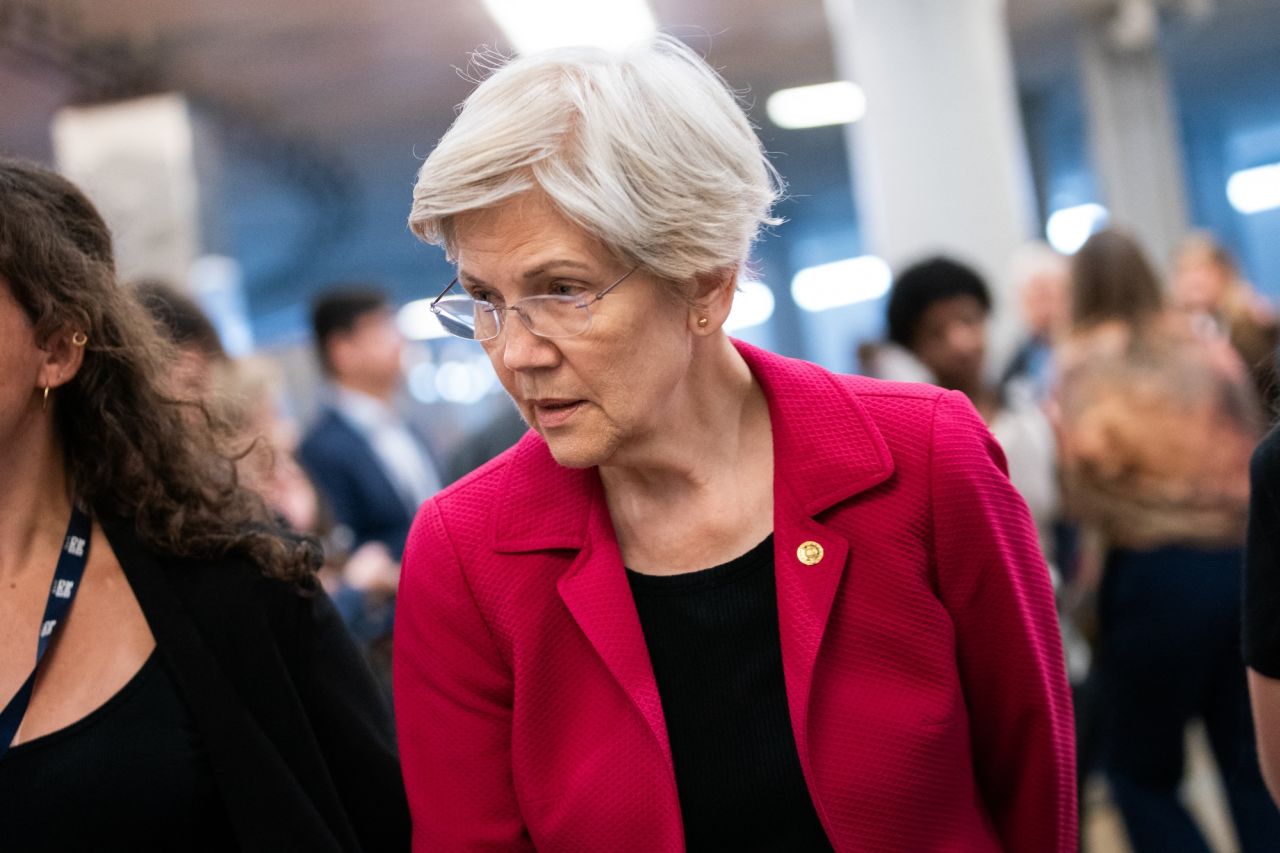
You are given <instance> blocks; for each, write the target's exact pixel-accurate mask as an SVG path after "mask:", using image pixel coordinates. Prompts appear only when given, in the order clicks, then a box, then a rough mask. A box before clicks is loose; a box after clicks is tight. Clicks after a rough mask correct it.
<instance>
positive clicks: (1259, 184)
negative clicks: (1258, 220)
mask: <svg viewBox="0 0 1280 853" xmlns="http://www.w3.org/2000/svg"><path fill="white" fill-rule="evenodd" d="M1227 199H1228V200H1229V201H1230V202H1231V206H1232V207H1234V208H1235V209H1236V210H1237V211H1239V212H1240V213H1261V212H1262V211H1264V210H1275V209H1276V208H1277V207H1280V163H1272V164H1271V165H1269V166H1257V167H1256V168H1253V169H1243V170H1241V171H1239V172H1236V173H1235V174H1234V175H1232V176H1231V177H1230V178H1228V179H1227Z"/></svg>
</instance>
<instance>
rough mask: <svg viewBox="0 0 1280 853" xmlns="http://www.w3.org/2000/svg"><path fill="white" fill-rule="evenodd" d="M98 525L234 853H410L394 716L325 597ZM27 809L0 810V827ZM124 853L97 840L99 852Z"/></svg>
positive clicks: (124, 526) (243, 563)
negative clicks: (194, 738)
mask: <svg viewBox="0 0 1280 853" xmlns="http://www.w3.org/2000/svg"><path fill="white" fill-rule="evenodd" d="M98 519H99V521H100V522H101V523H102V527H103V530H104V532H105V533H106V538H107V540H108V541H109V542H110V543H111V548H112V550H113V551H114V552H115V554H116V557H117V558H118V559H119V561H120V566H121V568H122V569H123V570H124V574H125V577H126V578H127V579H128V581H129V585H130V587H132V589H133V593H134V596H135V597H136V598H137V600H138V605H139V607H141V609H142V613H143V616H145V617H146V620H147V624H148V625H149V626H150V628H151V633H152V635H153V636H154V637H155V640H156V655H157V657H158V658H159V660H160V661H161V662H162V663H163V664H164V670H165V671H166V672H167V673H168V674H169V675H170V676H171V677H172V679H173V683H174V686H175V687H176V689H177V692H178V695H179V696H180V697H181V699H182V702H183V704H184V705H185V707H186V709H187V710H188V711H189V712H190V714H191V723H192V726H193V728H194V730H195V731H196V732H198V734H199V737H200V740H201V741H202V743H203V744H204V752H205V755H206V756H207V759H208V762H209V768H210V772H211V773H212V776H213V780H214V784H215V785H216V787H217V790H218V794H219V797H220V798H221V802H222V805H223V808H224V809H225V812H226V816H227V820H228V822H229V823H230V825H231V827H232V831H233V833H234V837H235V847H236V849H239V850H242V851H264V853H265V851H271V853H277V851H282V850H307V851H381V850H407V849H409V807H408V803H407V801H406V799H405V794H404V783H403V781H402V779H401V777H400V767H399V763H398V761H397V759H396V752H395V732H394V728H393V726H392V722H391V715H390V711H389V709H388V708H387V706H386V703H385V701H384V700H383V698H382V696H381V695H380V693H379V691H378V688H377V686H376V685H375V684H374V681H373V677H372V675H371V674H370V672H369V669H368V666H367V665H366V664H365V662H364V660H363V659H362V657H361V655H360V652H359V651H358V650H357V649H356V647H355V645H354V644H353V643H352V642H351V638H350V636H349V635H348V634H347V631H346V629H345V628H344V627H343V625H342V621H341V619H339V617H338V614H337V613H336V612H335V611H334V609H333V605H332V604H331V603H330V602H329V599H328V597H327V596H325V594H324V592H323V591H322V590H320V589H319V587H318V586H316V585H314V584H306V585H300V584H294V583H286V582H283V581H279V580H275V579H271V578H268V577H265V576H264V575H263V573H262V572H261V571H260V570H259V568H258V567H257V566H256V565H254V564H253V563H251V562H249V561H248V560H246V559H244V558H242V557H238V556H234V555H228V556H226V557H223V558H220V559H196V558H174V557H165V556H161V555H157V554H155V553H153V552H151V551H149V550H148V549H146V548H144V547H143V546H142V545H141V543H140V542H139V541H138V539H137V537H136V536H135V535H134V533H133V530H132V525H130V524H129V523H128V522H127V521H122V520H119V519H112V518H111V517H109V516H107V515H105V514H104V513H102V512H101V511H100V512H98ZM70 618H75V615H74V613H73V614H72V616H71V617H70ZM34 743H35V742H34V741H33V745H34ZM34 800H35V798H34V797H33V796H31V795H30V794H28V795H25V796H24V795H21V794H20V795H19V796H18V799H17V800H16V801H9V800H5V801H4V802H3V803H0V814H2V815H4V816H6V817H7V815H8V814H9V812H10V811H11V810H14V809H25V808H32V807H35V804H34ZM63 819H66V820H69V819H73V817H72V816H71V815H66V816H64V818H63ZM3 822H4V821H3V819H0V832H2V830H3V826H2V825H3ZM127 842H128V839H113V838H107V837H105V836H103V837H100V839H99V844H98V845H97V849H114V848H118V847H121V846H127ZM170 846H171V847H176V846H177V845H170ZM0 849H4V850H6V851H7V850H8V849H10V848H9V845H7V844H6V843H5V839H4V837H3V835H0Z"/></svg>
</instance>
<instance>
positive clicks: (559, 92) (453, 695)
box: [395, 36, 1076, 853]
mask: <svg viewBox="0 0 1280 853" xmlns="http://www.w3.org/2000/svg"><path fill="white" fill-rule="evenodd" d="M778 191H779V182H778V179H777V178H776V174H775V173H774V172H773V170H772V168H771V167H770V165H769V163H768V161H767V159H766V158H765V156H764V153H763V151H762V149H761V146H760V142H759V140H758V139H757V138H756V136H755V134H754V133H753V132H752V129H751V126H750V124H749V123H748V121H747V118H746V116H745V115H744V114H743V112H742V108H741V106H740V105H739V104H738V102H737V101H736V100H735V98H734V96H733V94H732V93H731V92H730V91H729V90H728V89H727V87H726V85H725V83H724V81H723V80H722V79H721V78H720V77H719V76H718V75H717V74H716V73H715V72H714V71H713V70H712V69H711V68H709V67H708V66H707V65H706V64H705V63H704V62H703V61H702V60H701V59H700V58H699V57H698V56H697V55H696V54H694V53H693V52H692V51H691V50H689V48H688V47H686V46H684V45H683V44H681V43H680V42H678V41H676V40H675V39H672V38H669V37H665V36H659V37H657V38H656V39H655V40H654V41H652V42H650V43H648V44H646V45H644V46H637V47H636V48H633V49H632V50H630V51H628V52H626V53H624V54H614V53H608V52H605V51H601V50H595V49H586V48H578V49H564V50H557V51H546V52H543V53H539V54H535V55H530V56H526V57H522V58H520V59H517V60H514V61H512V62H510V63H509V64H506V65H504V66H503V67H501V68H500V70H496V71H494V72H493V73H492V75H491V76H489V77H488V79H486V80H485V81H484V82H483V83H481V84H480V85H479V86H478V87H477V88H476V90H475V91H474V92H473V93H472V94H471V95H470V97H469V98H468V99H467V101H466V103H465V105H464V107H463V109H462V111H461V113H460V114H459V116H458V118H457V119H456V120H455V122H454V123H453V125H452V126H451V128H450V129H449V131H448V132H447V133H446V134H445V136H444V138H443V139H442V140H441V141H440V143H439V145H438V146H437V147H436V148H435V150H434V152H433V153H432V154H431V155H430V157H428V159H427V160H426V162H425V163H424V164H423V166H422V168H421V170H420V172H419V175H418V181H417V184H416V186H415V190H414V199H413V208H412V212H411V213H410V219H409V221H410V226H411V228H412V229H413V230H414V232H415V233H416V234H418V235H419V236H421V237H423V238H424V239H426V240H428V241H431V242H435V243H441V244H443V245H444V246H445V248H446V250H447V252H448V253H449V256H450V257H451V258H452V259H453V260H454V261H455V262H456V264H457V272H458V277H457V278H456V279H455V282H456V285H460V289H457V288H456V285H455V282H450V283H446V282H441V284H442V285H443V287H442V289H441V291H440V292H439V294H438V296H437V298H436V300H435V302H434V307H435V310H436V311H437V312H439V313H438V316H439V317H440V319H441V322H442V323H443V325H444V326H445V328H446V329H447V330H449V331H450V332H451V333H453V334H455V335H458V336H459V337H462V338H466V339H470V340H474V341H477V342H478V343H480V344H481V345H482V346H483V347H484V350H485V351H486V353H487V354H488V356H489V358H490V360H491V361H492V363H493V366H494V369H495V371H496V372H497V375H498V376H499V378H500V379H501V381H502V383H503V386H504V387H505V389H506V390H507V392H508V393H509V394H511V396H512V398H513V399H514V400H515V401H516V404H517V405H518V406H519V407H520V411H521V413H522V414H523V415H524V417H525V419H526V420H527V421H528V422H529V423H531V424H532V425H533V427H534V431H533V432H531V433H529V434H527V435H526V436H525V437H524V438H523V439H521V441H520V442H519V443H518V444H517V445H516V446H515V447H514V448H513V449H511V450H509V451H508V452H506V453H504V454H502V455H501V456H499V457H498V458H497V459H496V460H494V461H493V462H491V463H489V464H487V465H485V466H483V467H481V468H480V469H479V470H478V471H476V472H474V473H473V474H471V475H469V476H467V477H464V478H463V479H462V480H461V481H459V482H458V483H456V484H454V485H452V486H450V487H448V488H446V489H445V490H444V491H442V492H441V493H440V494H439V495H437V496H436V497H434V498H433V499H431V500H430V501H428V502H427V504H426V505H425V506H424V507H423V509H422V510H421V511H420V512H419V514H418V517H417V520H416V522H415V525H414V529H413V532H412V533H411V535H410V538H409V544H408V546H407V548H406V551H405V561H404V574H403V576H402V580H401V593H400V613H399V616H398V621H397V624H396V655H395V674H396V681H395V687H396V693H395V696H396V711H397V720H398V726H399V730H400V743H401V749H402V752H403V755H404V769H405V778H406V784H407V786H408V789H409V791H410V802H411V808H412V810H413V813H414V846H415V848H416V849H417V850H419V851H428V850H460V849H479V848H481V847H485V848H487V849H501V850H531V849H541V850H610V851H619V853H624V851H656V850H681V849H686V850H689V851H695V852H696V851H706V850H748V849H767V850H788V851H810V850H831V849H836V850H887V849H904V850H941V849H957V850H959V849H964V850H969V851H996V850H1035V851H1057V853H1067V851H1073V850H1075V830H1076V827H1075V796H1074V791H1075V787H1074V778H1073V758H1072V747H1071V731H1070V729H1071V722H1070V707H1069V700H1068V697H1067V685H1066V679H1065V678H1064V677H1063V672H1062V650H1061V646H1060V643H1059V638H1058V633H1057V627H1056V623H1055V619H1054V612H1053V600H1052V593H1051V591H1050V587H1049V578H1048V572H1047V570H1046V568H1045V565H1044V561H1043V559H1042V557H1041V555H1040V552H1039V550H1038V548H1037V545H1036V537H1035V531H1034V527H1033V525H1032V523H1031V519H1030V516H1029V514H1028V513H1027V509H1026V505H1025V504H1024V502H1023V501H1022V499H1021V498H1020V497H1019V496H1018V494H1017V492H1016V491H1015V490H1014V488H1013V487H1012V485H1010V483H1009V480H1008V477H1007V476H1006V474H1005V471H1004V462H1003V457H1002V455H1001V452H1000V449H999V447H998V446H997V445H996V444H995V442H994V441H993V440H992V439H991V437H990V434H989V433H988V432H987V430H986V428H985V427H984V425H983V423H982V420H981V418H979V417H978V415H977V414H976V413H975V412H974V409H973V407H972V405H971V404H970V403H969V401H968V400H967V399H965V397H964V396H963V395H961V394H957V393H954V392H946V391H943V390H940V389H937V388H934V387H932V386H927V385H919V384H917V385H900V384H899V385H895V384H888V383H880V382H876V381H874V380H870V379H866V378H864V377H853V376H837V375H834V374H831V373H829V372H827V371H825V370H823V369H821V368H819V367H817V366H816V365H812V364H808V363H806V362H801V361H796V360H792V359H786V358H782V357H780V356H776V355H773V354H770V353H767V352H765V351H763V350H760V349H757V348H754V347H751V346H749V345H747V344H745V343H741V342H737V341H733V340H731V339H730V338H729V337H728V336H727V335H726V334H725V332H724V329H723V324H724V322H725V319H726V317H727V316H728V314H729V311H730V308H731V306H732V302H733V298H734V293H735V285H736V281H737V277H738V274H739V270H741V268H742V266H743V264H744V263H745V262H746V260H747V256H748V252H749V250H750V246H751V243H752V241H753V239H754V237H755V236H756V234H757V232H758V230H759V229H760V227H761V226H762V225H763V224H765V223H767V222H771V221H772V220H771V218H770V214H769V211H770V208H771V207H772V204H773V201H774V200H775V198H776V197H777V193H778Z"/></svg>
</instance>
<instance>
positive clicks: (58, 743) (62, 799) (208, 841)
mask: <svg viewBox="0 0 1280 853" xmlns="http://www.w3.org/2000/svg"><path fill="white" fill-rule="evenodd" d="M0 814H3V819H2V820H0V848H3V849H5V850H13V851H23V853H28V851H31V853H34V852H35V851H46V850H47V851H78V850H86V851H87V850H101V849H104V846H108V847H109V846H113V845H114V844H117V843H125V844H127V846H128V848H129V849H130V850H233V849H236V846H237V845H236V842H235V839H234V837H233V835H232V831H231V825H230V823H229V822H228V819H227V815H226V812H225V810H224V808H223V805H222V800H221V797H220V796H219V794H218V791H217V789H216V787H215V785H214V779H213V773H212V771H211V770H210V767H209V762H208V758H207V755H206V752H205V746H204V743H203V742H202V741H201V739H200V736H199V735H198V734H197V732H196V729H195V726H194V724H193V722H192V719H191V715H190V713H189V712H188V710H187V708H186V706H185V705H184V704H183V702H182V699H181V698H180V697H179V695H178V691H177V688H176V687H175V685H174V683H173V680H172V678H171V677H170V676H169V673H168V671H167V670H166V669H165V667H164V664H163V663H162V662H161V660H160V657H159V655H158V654H157V653H156V652H154V651H153V652H152V653H151V656H150V657H149V658H147V661H146V663H144V664H143V666H142V668H141V669H140V670H138V672H137V673H136V674H135V675H134V676H133V678H131V679H130V680H129V682H128V683H127V684H125V686H124V687H122V688H121V689H120V690H119V692H117V693H116V694H115V695H114V696H112V697H111V698H110V699H108V700H107V702H106V703H105V704H103V705H102V706H100V707H99V708H97V709H96V710H94V711H92V712H90V713H89V714H88V716H86V717H83V718H81V719H80V720H78V721H77V722H75V723H72V724H71V725H70V726H67V727H66V728H63V729H59V730H58V731H56V732H51V733H50V734H47V735H44V736H42V737H38V738H35V739H34V740H31V741H27V742H25V743H20V744H18V745H17V746H15V747H12V748H11V749H10V750H9V752H8V754H6V755H5V757H4V758H3V759H2V760H0Z"/></svg>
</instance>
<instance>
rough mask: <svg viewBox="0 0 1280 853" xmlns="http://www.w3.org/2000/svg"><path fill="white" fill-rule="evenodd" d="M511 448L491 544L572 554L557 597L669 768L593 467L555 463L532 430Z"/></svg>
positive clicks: (640, 637) (658, 709) (658, 710)
mask: <svg viewBox="0 0 1280 853" xmlns="http://www.w3.org/2000/svg"><path fill="white" fill-rule="evenodd" d="M515 454H516V458H515V459H513V460H512V464H511V465H509V466H507V470H508V471H509V472H510V473H509V474H508V475H507V479H506V481H505V483H504V486H503V489H502V492H501V493H502V495H503V503H504V508H503V509H502V510H501V511H499V512H498V513H495V527H494V549H495V550H496V551H498V552H499V553H520V552H529V551H544V550H562V549H563V550H576V551H577V552H578V554H577V556H576V557H575V558H574V560H573V563H572V564H571V565H570V567H569V569H568V570H567V571H565V572H564V574H563V575H561V577H560V579H559V581H558V582H557V584H556V587H557V590H558V591H559V593H560V598H561V599H562V600H563V601H564V603H565V607H566V608H568V610H569V613H570V614H571V615H572V616H573V619H574V621H575V622H577V624H578V627H579V628H580V629H581V630H582V633H583V634H584V635H585V636H586V638H587V640H588V641H589V642H590V643H591V645H592V647H593V648H594V649H595V651H596V654H598V655H599V656H600V659H601V660H602V661H603V662H604V664H605V666H606V667H607V668H608V670H609V672H610V674H611V675H612V676H613V678H614V680H615V681H617V682H618V685H619V686H620V687H621V688H622V690H623V692H625V693H626V695H627V696H628V698H630V700H631V702H632V704H634V705H635V707H636V710H637V711H639V713H640V715H641V716H642V717H643V718H644V721H645V723H647V724H648V726H649V729H650V731H652V732H653V735H654V738H655V739H656V740H657V743H658V747H659V748H660V749H661V750H662V755H663V757H664V758H665V759H666V761H667V766H668V767H672V763H671V745H670V743H669V742H668V739H667V728H666V722H665V720H664V718H663V716H662V703H661V700H660V699H659V696H658V684H657V681H656V679H655V678H654V676H653V667H652V665H651V664H650V662H649V650H648V647H647V646H646V644H645V639H644V631H643V629H642V628H641V627H640V617H639V615H638V613H637V612H636V606H635V599H634V598H633V597H632V595H631V586H630V584H628V583H627V574H626V569H625V568H624V567H623V564H622V555H621V552H620V551H619V550H618V541H617V536H616V534H615V533H614V530H613V522H612V521H611V520H610V518H609V511H608V507H607V505H606V503H605V500H604V490H603V486H602V485H601V483H600V476H599V473H598V472H597V471H596V470H595V469H594V468H592V469H587V470H576V469H570V468H564V467H561V466H560V465H559V464H558V463H557V462H556V461H555V459H554V458H553V457H552V456H551V453H550V451H549V450H548V448H547V446H546V443H545V442H544V441H543V440H542V438H541V437H540V436H538V435H537V434H536V433H532V432H531V433H528V434H526V435H525V437H524V438H523V439H521V441H520V442H519V443H518V444H517V445H516V450H515ZM531 507H539V508H542V509H538V510H534V511H532V512H531V511H530V508H531ZM673 778H674V777H673Z"/></svg>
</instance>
